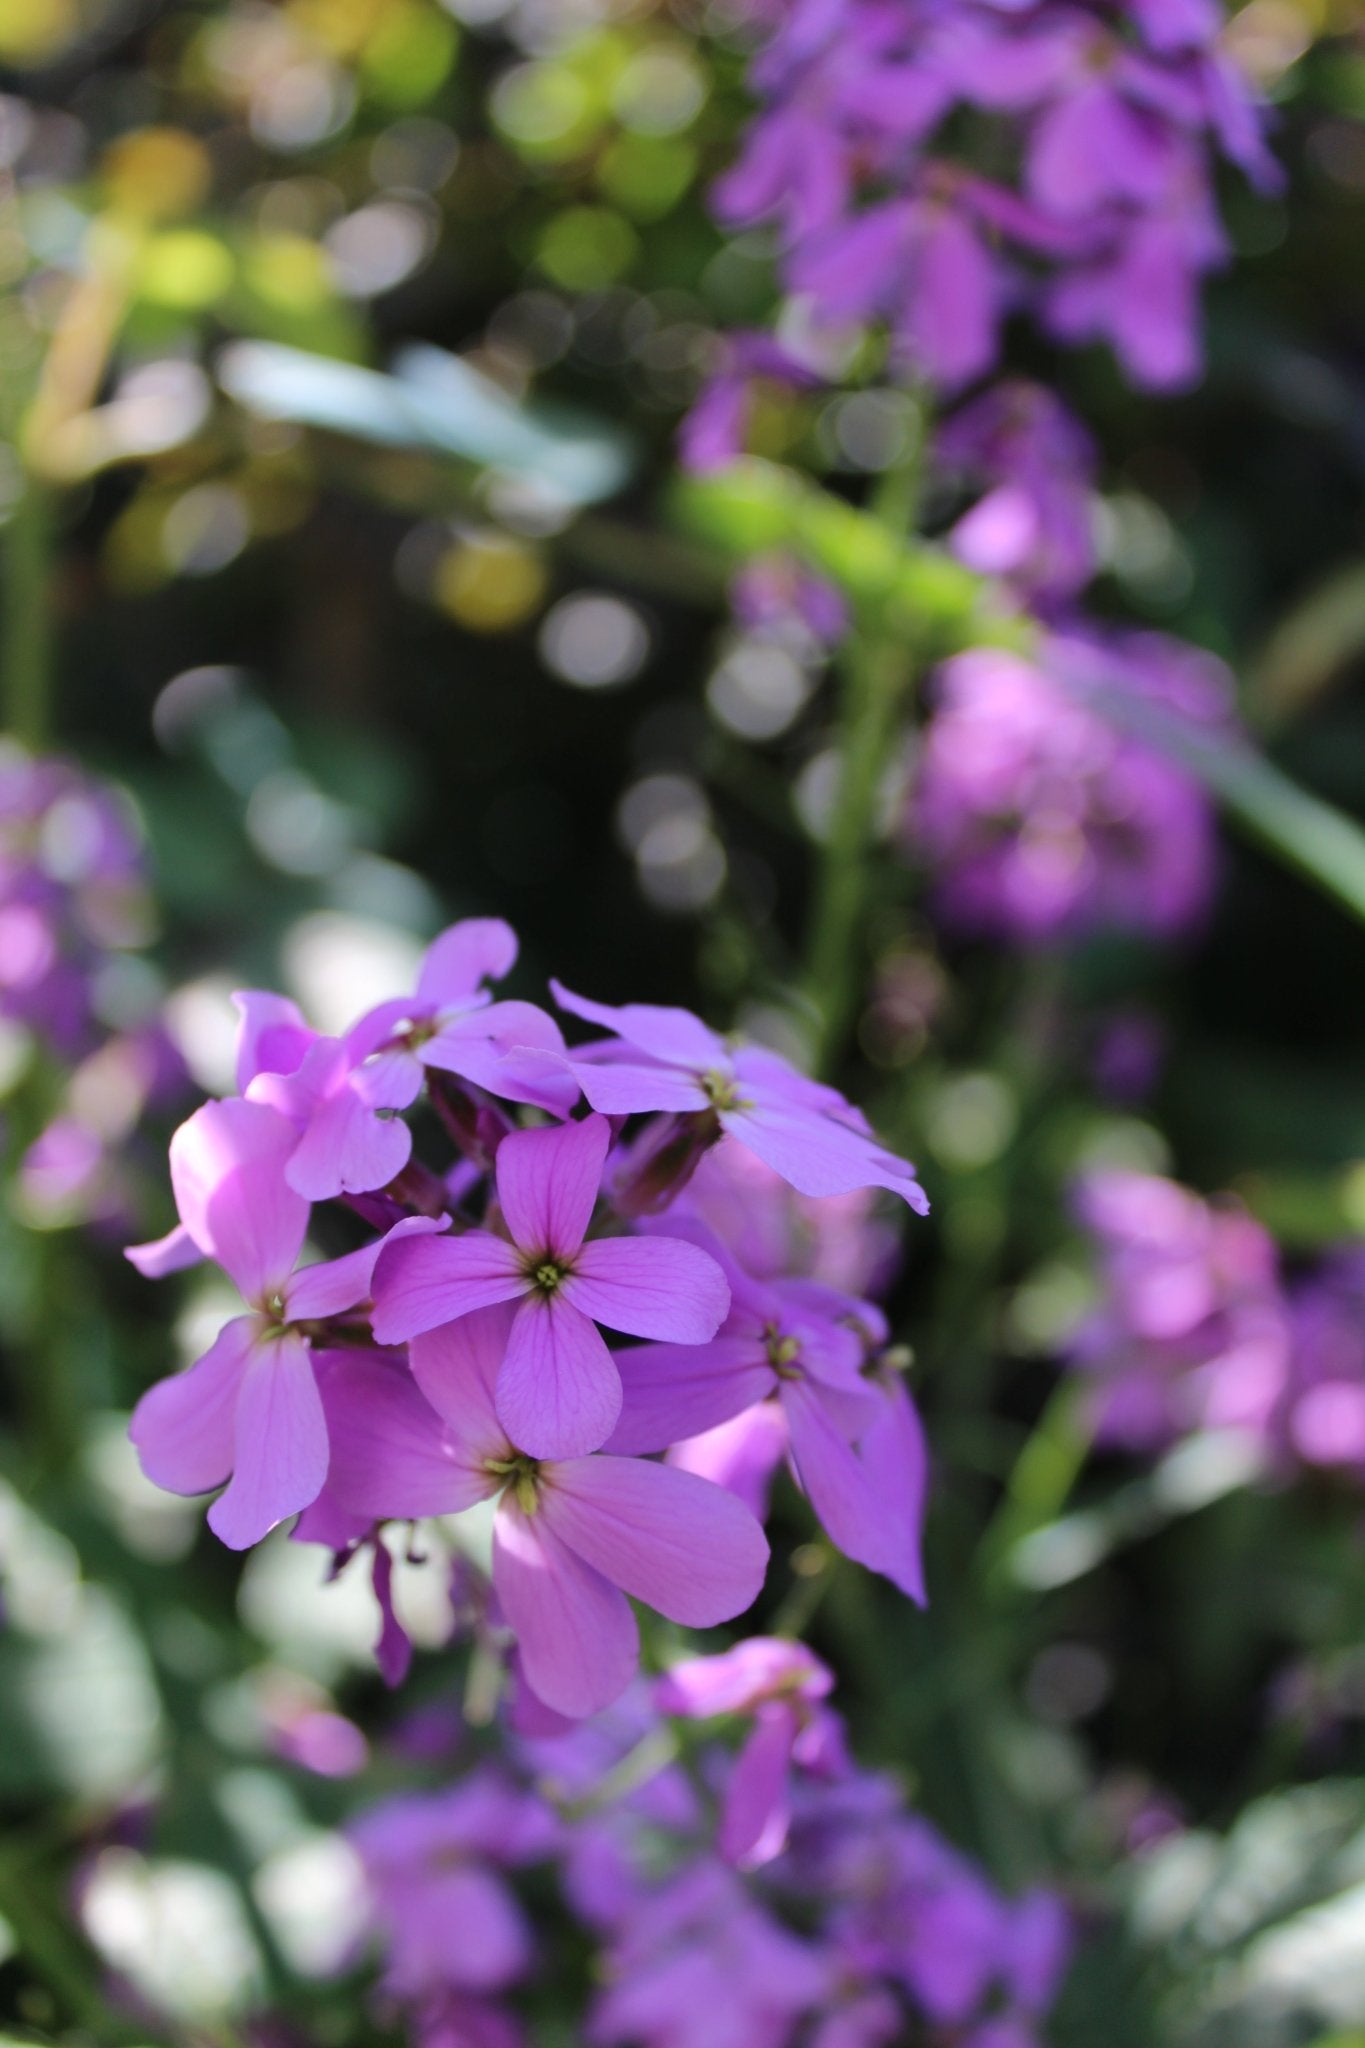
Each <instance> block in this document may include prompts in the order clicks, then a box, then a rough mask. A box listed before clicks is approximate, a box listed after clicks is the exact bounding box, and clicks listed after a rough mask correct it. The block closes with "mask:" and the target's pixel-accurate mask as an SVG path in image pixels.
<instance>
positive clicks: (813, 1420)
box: [608, 1246, 926, 1601]
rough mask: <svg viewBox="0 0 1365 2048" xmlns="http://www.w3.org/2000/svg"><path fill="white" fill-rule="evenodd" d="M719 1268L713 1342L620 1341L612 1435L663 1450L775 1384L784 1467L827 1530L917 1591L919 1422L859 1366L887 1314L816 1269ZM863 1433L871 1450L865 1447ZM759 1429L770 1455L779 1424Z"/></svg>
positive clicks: (619, 1441)
mask: <svg viewBox="0 0 1365 2048" xmlns="http://www.w3.org/2000/svg"><path fill="white" fill-rule="evenodd" d="M714 1249H715V1250H716V1252H717V1255H718V1256H723V1254H722V1253H721V1252H720V1248H719V1247H718V1246H716V1247H714ZM727 1270H728V1272H729V1278H730V1288H731V1307H730V1314H729V1316H728V1317H727V1319H726V1322H725V1325H724V1327H723V1329H722V1331H721V1333H720V1335H719V1337H717V1338H716V1339H715V1340H714V1341H713V1342H712V1343H710V1344H702V1345H696V1346H682V1345H672V1344H670V1345H659V1346H652V1347H646V1348H644V1349H642V1350H637V1349H634V1348H628V1349H627V1350H625V1351H622V1352H620V1353H618V1355H617V1364H618V1366H619V1368H620V1372H621V1378H622V1382H623V1385H624V1388H625V1394H626V1398H625V1404H624V1408H623V1412H622V1415H621V1420H620V1422H619V1423H618V1424H617V1427H616V1430H615V1432H614V1434H613V1435H612V1436H611V1437H610V1438H609V1439H608V1442H609V1445H610V1448H611V1449H612V1450H614V1451H624V1452H631V1453H644V1452H650V1451H660V1450H665V1449H667V1448H668V1447H669V1446H670V1445H674V1444H678V1443H680V1442H687V1441H689V1440H690V1439H693V1438H696V1437H704V1436H705V1435H706V1434H707V1433H708V1432H710V1431H712V1430H714V1429H715V1428H716V1427H717V1426H718V1425H721V1424H725V1423H728V1422H730V1421H731V1420H732V1419H733V1418H734V1417H736V1416H738V1415H742V1414H743V1413H744V1411H745V1410H746V1409H749V1408H751V1407H753V1406H754V1405H755V1404H756V1403H758V1402H762V1401H766V1400H768V1399H769V1398H770V1397H775V1398H776V1401H777V1404H778V1406H779V1407H780V1409H781V1413H782V1420H783V1423H784V1425H785V1439H786V1449H787V1453H788V1455H789V1457H790V1460H791V1465H792V1469H793V1471H794V1473H795V1475H796V1477H797V1479H798V1481H799V1483H800V1485H801V1486H802V1488H803V1489H804V1490H805V1492H806V1493H807V1494H808V1495H809V1497H810V1502H811V1505H812V1507H813V1508H814V1509H815V1512H816V1514H817V1515H818V1516H819V1518H820V1520H821V1522H822V1523H823V1525H824V1527H825V1529H826V1531H827V1533H828V1534H829V1536H830V1538H831V1540H832V1541H833V1542H834V1543H835V1544H836V1545H837V1546H838V1548H839V1549H840V1550H842V1551H843V1552H844V1553H845V1554H846V1555H847V1556H849V1557H852V1558H856V1559H857V1560H858V1562H859V1563H860V1564H865V1565H867V1566H869V1567H870V1568H871V1569H872V1570H873V1571H877V1572H882V1573H884V1574H885V1576H886V1577H887V1578H889V1579H890V1580H891V1581H892V1583H893V1584H895V1585H896V1586H898V1587H899V1588H900V1589H901V1591H902V1592H904V1593H906V1594H908V1595H909V1596H910V1598H912V1599H914V1600H919V1601H923V1599H924V1578H923V1568H922V1565H921V1561H920V1526H921V1521H922V1518H923V1511H924V1497H925V1479H926V1460H925V1457H924V1453H923V1446H922V1439H921V1438H920V1436H919V1430H918V1422H917V1420H916V1419H915V1418H914V1415H913V1410H911V1409H910V1408H909V1403H908V1398H906V1397H905V1396H904V1395H903V1392H901V1390H899V1388H898V1390H897V1391H898V1393H900V1398H901V1400H902V1401H903V1402H904V1408H903V1409H896V1410H893V1409H892V1408H891V1406H890V1402H891V1399H892V1396H891V1395H890V1394H889V1393H888V1392H886V1391H884V1390H883V1389H882V1387H881V1386H880V1385H879V1384H877V1383H875V1382H872V1381H869V1380H867V1379H865V1378H864V1377H863V1373H862V1366H863V1362H864V1358H865V1355H866V1341H867V1340H868V1339H870V1340H871V1341H873V1342H884V1341H885V1337H886V1326H885V1322H884V1319H883V1318H882V1317H881V1315H880V1313H879V1312H878V1311H877V1310H876V1309H874V1308H873V1307H871V1305H870V1304H869V1303H866V1302H857V1301H852V1300H850V1299H848V1298H847V1297H846V1296H842V1295H840V1294H838V1293H837V1292H836V1291H835V1290H834V1289H832V1288H827V1287H822V1286H820V1285H818V1283H816V1282H814V1281H799V1280H789V1281H777V1282H771V1283H769V1284H767V1285H762V1284H760V1283H759V1282H757V1281H753V1280H750V1279H749V1278H748V1276H747V1275H746V1274H743V1273H741V1272H740V1271H739V1269H738V1268H737V1267H734V1266H733V1265H732V1264H730V1263H729V1262H727ZM864 1333H865V1334H864ZM907 1416H908V1420H907ZM869 1439H870V1440H871V1442H872V1444H873V1445H874V1447H875V1458H876V1462H875V1464H869V1463H868V1462H867V1459H866V1456H865V1454H864V1451H863V1448H862V1447H863V1446H864V1445H865V1444H866V1443H867V1442H868V1440H869ZM769 1442H770V1444H771V1446H772V1449H771V1456H772V1457H773V1459H774V1460H775V1459H776V1457H777V1456H778V1455H780V1450H781V1438H780V1437H778V1438H777V1439H769ZM693 1469H695V1467H694V1468H693ZM711 1476H713V1477H715V1476H717V1475H716V1474H714V1473H713V1474H712V1475H711Z"/></svg>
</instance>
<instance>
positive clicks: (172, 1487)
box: [128, 1316, 257, 1493]
mask: <svg viewBox="0 0 1365 2048" xmlns="http://www.w3.org/2000/svg"><path fill="white" fill-rule="evenodd" d="M256 1328H257V1323H256V1318H255V1316H237V1317H235V1318H234V1319H233V1321H232V1322H230V1323H228V1324H226V1325H225V1326H224V1327H223V1329H221V1330H220V1331H219V1333H218V1336H217V1337H216V1339H215V1340H214V1342H213V1344H212V1345H211V1346H210V1348H209V1349H208V1350H207V1351H206V1352H205V1353H204V1355H203V1357H202V1358H201V1359H199V1361H198V1362H197V1364H195V1365H192V1366H191V1367H190V1369H189V1371H188V1372H178V1373H175V1374H173V1375H172V1377H171V1378H170V1379H165V1380H159V1381H158V1382H157V1384H156V1386H154V1387H150V1388H149V1389H148V1390H147V1392H146V1393H145V1394H144V1395H143V1396H142V1399H141V1400H140V1401H139V1402H138V1404H137V1406H136V1408H135V1409H134V1410H133V1419H132V1421H131V1422H130V1423H129V1425H128V1434H129V1436H130V1437H131V1438H132V1440H133V1443H134V1444H135V1445H136V1446H137V1455H138V1462H139V1463H140V1464H141V1466H142V1469H143V1471H144V1472H145V1473H146V1475H147V1477H148V1478H149V1479H150V1480H151V1481H152V1482H153V1484H154V1485H156V1486H164V1487H165V1488H166V1491H167V1492H168V1493H208V1492H209V1491H210V1490H211V1489H212V1488H213V1487H215V1486H221V1485H222V1483H223V1481H224V1480H225V1479H226V1478H227V1476H228V1473H229V1472H230V1471H231V1470H232V1451H233V1417H234V1415H235V1414H236V1411H237V1395H238V1391H239V1389H240V1387H241V1384H242V1375H243V1373H244V1372H245V1371H246V1364H247V1360H248V1358H249V1357H250V1356H251V1346H252V1338H253V1336H254V1334H255V1331H256Z"/></svg>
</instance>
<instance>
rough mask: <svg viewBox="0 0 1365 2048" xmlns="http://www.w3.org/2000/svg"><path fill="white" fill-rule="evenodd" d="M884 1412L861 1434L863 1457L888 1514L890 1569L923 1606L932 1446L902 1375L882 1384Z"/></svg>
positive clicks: (881, 1567)
mask: <svg viewBox="0 0 1365 2048" xmlns="http://www.w3.org/2000/svg"><path fill="white" fill-rule="evenodd" d="M877 1391H878V1394H879V1399H880V1403H881V1406H880V1411H879V1413H878V1416H877V1419H876V1421H875V1422H874V1423H873V1424H872V1427H871V1428H870V1429H868V1430H867V1431H866V1432H865V1433H864V1434H863V1436H862V1437H861V1438H860V1439H859V1443H858V1458H859V1461H860V1463H861V1464H862V1466H863V1469H864V1470H865V1471H866V1473H867V1474H868V1477H869V1480H870V1481H871V1484H872V1488H873V1491H874V1492H875V1493H876V1495H877V1497H878V1499H879V1500H880V1501H881V1503H882V1507H883V1512H884V1515H885V1519H886V1549H885V1558H884V1562H883V1563H882V1564H881V1565H879V1566H878V1570H880V1571H882V1572H884V1573H885V1574H886V1576H887V1578H888V1579H890V1580H891V1582H892V1584H893V1585H895V1586H899V1587H900V1589H901V1591H902V1593H904V1594H906V1595H907V1596H908V1597H909V1598H910V1599H911V1600H914V1601H917V1602H918V1604H919V1605H920V1606H921V1607H923V1606H924V1605H925V1603H926V1600H927V1594H926V1592H925V1586H924V1559H923V1555H922V1552H921V1542H922V1536H923V1529H924V1508H925V1499H926V1495H927V1493H928V1490H929V1447H928V1445H927V1444H926V1442H925V1440H924V1425H923V1423H922V1422H921V1421H920V1418H919V1412H918V1410H917V1409H916V1407H915V1404H914V1402H913V1401H912V1400H911V1398H910V1395H909V1392H908V1390H907V1389H906V1387H905V1386H904V1385H903V1384H902V1383H901V1381H900V1380H899V1379H893V1380H892V1382H891V1384H890V1386H888V1387H883V1388H879V1389H878V1390H877Z"/></svg>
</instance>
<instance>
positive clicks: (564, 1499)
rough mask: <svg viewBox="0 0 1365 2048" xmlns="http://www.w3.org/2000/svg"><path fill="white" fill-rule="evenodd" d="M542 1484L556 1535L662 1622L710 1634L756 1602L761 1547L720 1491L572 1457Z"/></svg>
mask: <svg viewBox="0 0 1365 2048" xmlns="http://www.w3.org/2000/svg"><path fill="white" fill-rule="evenodd" d="M542 1480H543V1483H542V1487H541V1495H540V1500H541V1513H542V1515H543V1517H544V1519H545V1520H546V1521H547V1522H548V1523H549V1524H550V1526H551V1527H552V1528H553V1529H554V1531H555V1534H556V1535H558V1536H560V1537H562V1538H563V1540H564V1542H565V1543H567V1544H569V1545H570V1547H571V1548H572V1549H573V1550H574V1551H576V1552H577V1554H578V1556H579V1557H581V1558H582V1559H583V1560H584V1561H585V1562H586V1563H588V1564H590V1565H591V1566H592V1567H593V1568H594V1570H596V1571H599V1572H601V1573H602V1575H603V1577H604V1578H608V1579H610V1580H611V1582H612V1584H613V1585H616V1586H620V1587H621V1589H622V1591H623V1592H626V1593H629V1594H630V1595H631V1596H632V1598H634V1599H636V1600H643V1601H644V1602H645V1603H646V1605H647V1606H650V1607H654V1608H657V1609H658V1611H659V1613H660V1614H664V1615H667V1617H668V1619H669V1620H670V1621H678V1622H681V1623H683V1625H684V1626H685V1627H687V1628H710V1627H711V1626H712V1625H713V1624H714V1623H716V1622H718V1621H729V1620H730V1619H731V1618H732V1617H733V1616H734V1615H736V1614H742V1613H743V1611H744V1609H745V1608H746V1607H748V1606H750V1605H751V1604H752V1603H753V1601H754V1600H755V1599H756V1598H757V1596H758V1593H759V1590H760V1588H761V1587H762V1584H763V1578H764V1573H765V1571H766V1570H767V1564H768V1545H767V1541H766V1539H765V1537H764V1535H763V1531H762V1530H761V1529H760V1528H759V1526H758V1523H757V1522H756V1521H755V1520H754V1518H753V1516H752V1515H751V1514H750V1513H749V1510H748V1509H747V1508H746V1507H743V1506H741V1504H740V1502H739V1501H737V1500H736V1499H735V1497H734V1495H733V1494H730V1493H726V1492H725V1491H724V1490H723V1489H722V1488H721V1487H719V1486H712V1485H710V1484H709V1483H708V1482H707V1481H706V1480H704V1479H697V1478H695V1477H694V1476H693V1474H692V1473H690V1472H678V1471H675V1470H674V1469H673V1468H672V1467H671V1466H668V1465H653V1464H650V1463H649V1462H648V1461H647V1460H645V1459H637V1458H614V1457H605V1456H599V1457H596V1458H573V1459H570V1460H569V1461H568V1462H567V1463H565V1464H560V1465H556V1466H555V1467H554V1468H553V1469H552V1471H550V1472H547V1473H545V1474H543V1475H542ZM532 1682H533V1683H534V1681H532ZM536 1690H537V1691H538V1692H539V1691H540V1688H539V1686H537V1687H536ZM542 1696H543V1695H542ZM551 1704H553V1702H551Z"/></svg>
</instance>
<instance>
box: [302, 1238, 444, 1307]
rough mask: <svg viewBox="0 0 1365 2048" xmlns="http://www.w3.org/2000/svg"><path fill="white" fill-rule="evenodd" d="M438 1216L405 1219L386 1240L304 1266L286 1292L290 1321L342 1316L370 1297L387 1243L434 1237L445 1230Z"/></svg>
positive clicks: (378, 1239)
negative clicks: (343, 1312) (379, 1260)
mask: <svg viewBox="0 0 1365 2048" xmlns="http://www.w3.org/2000/svg"><path fill="white" fill-rule="evenodd" d="M445 1227H446V1226H445V1221H444V1219H442V1218H438V1217H435V1216H404V1217H403V1219H402V1221H401V1222H399V1223H395V1224H394V1226H393V1228H392V1230H390V1231H389V1232H388V1234H387V1235H386V1236H384V1237H381V1238H377V1239H376V1240H375V1242H374V1243H373V1244H362V1245H361V1246H360V1247H359V1249H358V1250H356V1251H353V1252H347V1253H345V1254H344V1256H343V1257H341V1258H339V1259H325V1260H323V1261H322V1262H321V1263H320V1264H319V1265H316V1266H301V1267H300V1268H299V1270H298V1272H296V1273H294V1274H292V1275H291V1276H290V1279H289V1282H288V1285H287V1286H286V1287H285V1290H284V1298H285V1304H286V1307H287V1311H288V1316H289V1320H290V1322H294V1323H300V1322H310V1321H313V1320H314V1319H315V1318H318V1317H321V1316H335V1315H340V1314H341V1313H342V1311H343V1310H344V1309H348V1308H356V1307H358V1306H359V1304H360V1303H361V1302H362V1301H368V1300H369V1298H370V1288H371V1286H372V1285H373V1282H374V1269H375V1263H376V1261H377V1259H378V1257H379V1254H380V1253H381V1252H382V1251H383V1249H384V1247H385V1245H386V1244H394V1243H396V1242H399V1241H401V1240H402V1239H403V1238H405V1237H434V1236H436V1235H437V1234H438V1233H439V1232H440V1231H441V1230H443V1229H444V1228H445Z"/></svg>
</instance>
